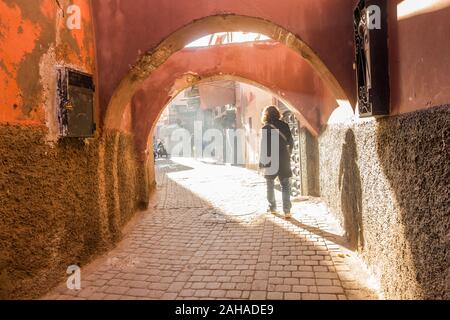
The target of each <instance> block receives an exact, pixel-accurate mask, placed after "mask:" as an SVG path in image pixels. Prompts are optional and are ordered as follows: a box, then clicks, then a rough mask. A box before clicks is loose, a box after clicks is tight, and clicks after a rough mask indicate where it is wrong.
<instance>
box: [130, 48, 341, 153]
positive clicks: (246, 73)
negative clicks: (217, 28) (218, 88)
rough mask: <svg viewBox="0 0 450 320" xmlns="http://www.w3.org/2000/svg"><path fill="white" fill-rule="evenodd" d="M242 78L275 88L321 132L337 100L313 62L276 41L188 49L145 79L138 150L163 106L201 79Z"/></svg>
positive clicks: (136, 122) (138, 101)
mask: <svg viewBox="0 0 450 320" xmlns="http://www.w3.org/2000/svg"><path fill="white" fill-rule="evenodd" d="M218 79H237V80H242V81H244V82H248V83H251V84H255V85H257V86H260V87H262V88H265V89H267V90H269V91H271V92H272V93H273V94H275V95H276V96H278V97H280V98H281V99H282V100H285V101H287V102H288V103H289V104H290V105H292V106H293V110H294V111H295V113H296V115H297V117H298V118H299V119H301V121H302V125H303V126H305V127H306V128H308V130H310V132H311V133H312V134H314V135H317V133H318V131H319V128H320V125H321V123H323V122H325V123H326V121H327V119H328V117H329V116H330V114H331V113H332V111H333V110H334V109H335V108H336V107H337V106H338V102H337V101H336V98H335V96H334V95H333V93H332V92H331V91H330V90H329V89H328V88H327V86H326V85H325V83H324V82H323V81H322V79H321V78H320V77H319V76H318V75H317V73H316V72H315V71H314V70H313V68H312V67H311V66H310V65H309V64H308V63H307V62H306V61H305V60H304V59H302V58H301V57H299V56H298V54H296V53H295V52H294V51H292V50H290V49H288V48H286V46H284V45H282V44H280V43H276V42H273V41H266V42H260V43H246V44H232V45H224V46H213V47H206V48H192V49H191V48H189V49H184V50H182V51H180V52H178V53H176V54H174V55H173V56H171V57H170V58H169V59H168V60H167V61H166V62H165V63H164V64H163V65H162V66H160V67H159V68H158V69H157V70H155V71H154V72H153V73H152V75H151V76H150V77H149V78H148V79H147V80H146V81H145V82H144V83H143V84H142V86H141V88H140V89H138V91H137V92H136V94H135V95H134V97H133V99H132V103H131V109H130V110H129V111H130V112H131V113H132V115H133V116H132V117H133V124H132V127H133V131H134V133H135V137H136V142H137V146H138V150H140V151H141V152H142V151H143V150H145V148H146V142H147V140H148V135H149V133H150V130H151V128H152V126H153V125H154V123H155V120H156V119H157V118H158V116H159V114H160V113H161V111H162V110H163V108H164V106H165V105H166V104H167V103H168V102H169V101H170V100H171V99H172V98H173V97H175V96H176V94H178V93H179V92H181V91H182V90H184V89H186V88H187V87H189V86H192V85H195V84H197V83H202V82H203V83H204V82H207V81H210V80H218Z"/></svg>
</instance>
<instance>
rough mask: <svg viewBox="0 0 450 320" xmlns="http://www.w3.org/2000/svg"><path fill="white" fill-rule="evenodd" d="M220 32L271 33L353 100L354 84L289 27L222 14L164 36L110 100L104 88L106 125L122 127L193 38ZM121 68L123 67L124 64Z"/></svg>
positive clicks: (334, 89) (340, 96) (340, 94)
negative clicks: (142, 92) (140, 93)
mask: <svg viewBox="0 0 450 320" xmlns="http://www.w3.org/2000/svg"><path fill="white" fill-rule="evenodd" d="M219 31H247V32H258V33H261V34H264V35H267V36H268V37H270V38H271V39H274V40H276V41H278V42H280V43H281V44H284V45H285V46H286V47H288V48H289V49H291V50H293V51H294V52H296V53H297V54H298V55H299V56H301V57H303V58H304V59H305V60H306V61H308V62H309V63H310V64H311V66H312V67H313V69H314V71H315V72H317V74H318V75H319V76H320V78H321V79H322V80H323V81H324V83H325V85H326V86H327V88H328V90H330V91H331V92H332V94H333V95H334V96H335V97H336V99H339V100H343V101H347V102H348V101H351V102H352V101H353V100H350V99H351V97H352V94H351V90H350V86H349V87H348V90H347V91H346V90H344V89H343V87H342V85H341V84H340V83H339V81H338V80H337V79H336V77H335V76H334V75H333V73H332V72H331V71H330V69H329V68H328V66H327V65H326V64H325V63H324V62H323V60H322V59H321V58H320V57H319V56H318V55H317V54H316V53H315V52H314V50H313V49H312V48H311V47H309V46H308V45H307V44H306V43H305V42H304V41H303V40H302V39H301V38H299V37H298V36H296V35H295V34H294V33H291V32H289V31H288V30H287V29H284V28H283V27H281V26H279V25H276V24H275V23H273V22H270V21H268V20H264V19H261V18H255V17H250V16H238V15H218V16H209V17H204V18H202V19H198V20H196V21H194V22H193V23H191V24H188V25H186V26H183V27H180V28H179V29H178V30H177V31H176V32H173V33H172V34H170V35H167V37H166V38H163V39H161V43H159V45H158V46H155V47H152V49H150V51H148V52H147V53H145V54H143V55H141V57H139V59H138V61H137V62H136V64H135V66H134V67H133V68H132V69H131V70H130V71H128V72H126V73H123V74H121V75H120V76H119V77H120V84H118V86H117V88H115V90H114V93H113V94H112V95H111V99H110V100H109V95H108V90H107V89H105V91H104V92H102V91H100V101H102V99H105V97H106V99H108V101H109V102H105V101H104V100H103V102H102V103H103V104H105V105H106V103H107V104H108V107H107V110H106V112H105V120H104V121H105V122H104V124H105V128H106V129H118V128H119V127H120V122H121V119H122V115H123V113H124V110H125V107H126V105H127V104H128V103H129V101H130V100H131V98H132V96H133V95H134V94H135V92H136V91H137V90H138V88H139V87H140V86H141V85H142V84H143V82H144V81H145V80H146V79H147V78H148V77H150V76H151V75H152V73H154V72H156V71H157V70H158V68H159V67H161V66H163V64H164V63H165V62H166V61H167V60H168V59H169V58H170V57H171V56H172V55H173V54H175V53H176V52H178V51H180V50H181V49H183V48H184V47H185V46H186V45H187V44H189V43H190V42H192V41H193V40H195V39H197V38H199V37H201V36H203V35H207V34H211V33H214V32H219ZM335 49H336V48H335ZM147 50H148V49H147ZM330 50H331V48H330ZM333 56H336V55H333ZM346 59H347V58H346ZM101 60H102V58H101V57H99V63H100V64H101ZM344 60H345V59H344ZM342 62H343V61H341V62H340V63H339V66H340V67H342V66H343V63H342ZM108 70H109V72H108V77H109V79H110V81H109V83H110V84H111V83H114V81H113V79H111V77H113V78H114V75H111V72H114V73H115V72H117V71H113V70H115V69H114V68H111V67H110V68H109V69H108ZM118 70H120V67H119V68H118ZM100 77H101V66H100Z"/></svg>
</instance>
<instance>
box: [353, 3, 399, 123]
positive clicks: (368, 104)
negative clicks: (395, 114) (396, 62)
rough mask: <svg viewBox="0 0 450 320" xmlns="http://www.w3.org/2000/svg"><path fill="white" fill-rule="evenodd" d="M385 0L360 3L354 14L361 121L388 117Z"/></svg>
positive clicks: (387, 56) (388, 90)
mask: <svg viewBox="0 0 450 320" xmlns="http://www.w3.org/2000/svg"><path fill="white" fill-rule="evenodd" d="M387 2H388V1H386V0H361V1H359V3H358V5H357V7H356V8H355V11H354V32H355V50H356V61H355V66H356V79H357V90H358V91H357V94H358V106H359V115H360V117H371V116H383V115H389V110H390V89H389V51H388V25H387V21H388V16H387Z"/></svg>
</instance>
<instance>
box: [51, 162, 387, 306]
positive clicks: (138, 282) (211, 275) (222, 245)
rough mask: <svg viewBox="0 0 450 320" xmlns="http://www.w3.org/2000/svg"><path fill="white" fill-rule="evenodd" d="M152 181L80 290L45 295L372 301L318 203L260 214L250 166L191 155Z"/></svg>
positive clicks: (259, 192)
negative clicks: (289, 212)
mask: <svg viewBox="0 0 450 320" xmlns="http://www.w3.org/2000/svg"><path fill="white" fill-rule="evenodd" d="M157 181H158V187H157V190H156V192H155V194H154V195H153V196H152V201H151V206H150V208H149V210H148V211H147V212H144V213H141V214H139V216H138V218H137V219H135V220H136V221H135V222H133V225H132V226H130V228H129V229H130V230H129V231H128V232H127V233H126V234H125V236H124V239H123V240H122V241H121V242H120V243H119V245H118V246H117V247H116V248H115V249H113V250H111V251H110V252H109V253H108V254H107V255H105V256H104V257H101V258H99V259H97V260H96V261H94V262H93V263H91V264H90V265H88V266H86V267H84V268H83V269H82V273H81V274H82V289H81V290H79V291H73V290H69V289H67V288H66V285H65V283H63V284H61V285H60V286H59V287H58V288H56V289H55V290H53V291H52V292H51V293H50V294H48V295H47V296H46V297H44V298H45V299H295V300H300V299H305V300H306V299H326V300H329V299H333V300H336V299H339V300H346V299H377V298H379V294H378V293H377V292H378V290H376V285H374V284H373V282H371V281H370V279H371V278H370V277H369V275H368V273H367V272H366V270H365V268H364V265H363V264H362V263H361V262H360V260H359V259H358V258H357V257H356V255H355V254H354V253H352V252H351V251H349V250H347V248H346V246H347V243H346V241H345V239H344V238H343V237H342V232H341V231H340V229H339V227H338V226H337V224H336V222H335V220H334V219H333V216H332V215H331V214H329V213H328V210H327V208H326V206H325V205H324V204H323V203H321V202H320V200H319V199H309V200H307V201H298V202H295V203H294V208H293V214H294V217H293V219H292V220H291V221H286V220H285V219H283V217H281V216H274V215H270V214H266V213H265V212H264V211H265V207H266V203H265V199H264V198H265V186H264V179H263V178H261V177H260V176H259V175H257V174H256V173H255V172H253V171H249V170H246V169H243V168H237V167H231V166H218V165H214V164H207V163H202V162H200V161H195V160H193V159H174V160H173V161H170V160H160V161H158V162H157ZM276 195H277V198H278V199H281V194H280V193H279V192H277V194H276Z"/></svg>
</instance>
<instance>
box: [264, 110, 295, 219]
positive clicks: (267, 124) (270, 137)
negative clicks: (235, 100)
mask: <svg viewBox="0 0 450 320" xmlns="http://www.w3.org/2000/svg"><path fill="white" fill-rule="evenodd" d="M262 123H263V128H262V135H261V137H262V138H261V159H260V164H259V166H260V168H264V170H265V173H264V176H265V178H266V182H267V201H268V202H269V208H268V212H270V213H272V214H276V213H277V204H276V199H275V179H276V178H278V179H279V180H280V184H281V191H282V198H283V211H284V214H285V217H286V219H290V218H291V208H292V203H291V182H290V178H291V177H292V170H291V154H292V150H293V147H294V140H293V138H292V134H291V130H290V128H289V125H288V124H287V123H286V122H284V121H282V120H281V113H280V111H279V110H278V108H277V107H275V106H268V107H266V108H265V109H264V111H263V115H262Z"/></svg>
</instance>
